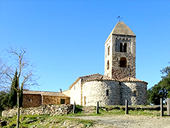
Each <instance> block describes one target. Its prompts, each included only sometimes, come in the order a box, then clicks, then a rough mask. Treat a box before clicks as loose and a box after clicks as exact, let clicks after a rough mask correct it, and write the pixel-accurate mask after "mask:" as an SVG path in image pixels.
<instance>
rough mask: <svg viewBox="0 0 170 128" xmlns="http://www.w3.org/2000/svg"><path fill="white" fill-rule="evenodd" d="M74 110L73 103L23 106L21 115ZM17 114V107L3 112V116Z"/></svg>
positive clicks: (62, 112)
mask: <svg viewBox="0 0 170 128" xmlns="http://www.w3.org/2000/svg"><path fill="white" fill-rule="evenodd" d="M72 110H73V105H71V104H62V105H42V106H40V107H31V108H21V109H20V114H21V115H46V114H49V115H50V116H55V115H63V114H69V113H71V112H72ZM15 115H17V109H10V110H5V111H3V112H2V116H3V117H13V116H15Z"/></svg>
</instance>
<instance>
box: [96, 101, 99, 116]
mask: <svg viewBox="0 0 170 128" xmlns="http://www.w3.org/2000/svg"><path fill="white" fill-rule="evenodd" d="M96 114H99V101H98V102H97V106H96Z"/></svg>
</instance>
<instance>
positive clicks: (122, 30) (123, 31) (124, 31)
mask: <svg viewBox="0 0 170 128" xmlns="http://www.w3.org/2000/svg"><path fill="white" fill-rule="evenodd" d="M111 34H115V35H131V36H136V35H135V34H134V33H133V32H132V30H131V29H130V28H129V27H128V26H127V25H126V24H125V23H124V22H123V21H119V22H118V23H117V24H116V26H115V27H114V29H113V30H112V32H111V33H110V35H111Z"/></svg>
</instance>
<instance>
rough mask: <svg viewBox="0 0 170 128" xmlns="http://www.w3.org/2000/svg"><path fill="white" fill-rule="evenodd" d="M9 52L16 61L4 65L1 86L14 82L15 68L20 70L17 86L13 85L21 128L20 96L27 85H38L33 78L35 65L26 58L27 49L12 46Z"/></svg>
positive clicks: (0, 74) (0, 75)
mask: <svg viewBox="0 0 170 128" xmlns="http://www.w3.org/2000/svg"><path fill="white" fill-rule="evenodd" d="M8 53H9V54H10V55H12V56H13V57H14V58H15V62H16V63H14V61H12V63H13V65H11V66H6V65H5V66H4V67H5V68H4V67H3V72H1V73H0V77H1V78H3V79H1V86H2V83H3V84H10V83H11V82H12V78H13V76H14V69H16V70H17V71H18V73H17V76H16V81H17V82H16V87H14V86H13V88H14V89H15V91H16V92H17V128H19V117H20V113H19V107H20V106H21V105H19V103H21V102H20V101H19V97H20V96H22V90H23V88H24V87H26V86H28V85H29V86H32V85H37V83H36V78H35V77H34V79H33V70H32V68H33V66H32V65H30V64H29V61H28V60H27V59H26V58H25V55H26V50H25V49H22V48H21V49H19V50H17V48H15V49H13V48H12V47H10V49H9V50H8Z"/></svg>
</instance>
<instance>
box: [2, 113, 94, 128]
mask: <svg viewBox="0 0 170 128" xmlns="http://www.w3.org/2000/svg"><path fill="white" fill-rule="evenodd" d="M8 121H9V122H10V123H9V124H8V126H6V127H4V128H15V127H16V116H15V117H13V118H8ZM20 121H21V123H20V127H21V128H32V127H34V126H37V127H38V128H42V127H54V128H56V127H59V128H61V127H62V126H63V124H64V123H68V125H69V124H70V125H71V124H72V123H73V122H74V123H75V124H76V125H77V124H82V125H83V126H84V128H86V127H90V126H93V124H94V121H90V120H83V119H75V118H71V117H65V116H49V115H41V116H40V115H25V116H24V115H22V116H21V118H20Z"/></svg>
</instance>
